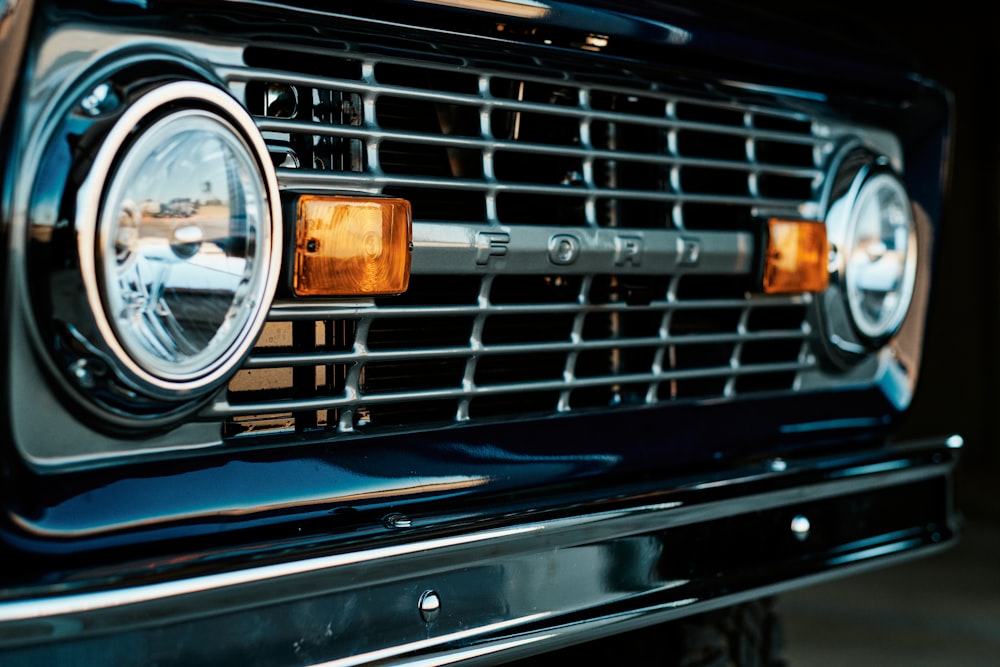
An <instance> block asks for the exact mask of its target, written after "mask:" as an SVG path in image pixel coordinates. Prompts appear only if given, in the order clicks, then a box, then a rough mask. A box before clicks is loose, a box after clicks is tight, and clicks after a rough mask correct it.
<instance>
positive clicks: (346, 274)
mask: <svg viewBox="0 0 1000 667" xmlns="http://www.w3.org/2000/svg"><path fill="white" fill-rule="evenodd" d="M412 227H413V225H412V217H411V212H410V202H408V201H406V200H405V199H389V198H382V197H349V196H330V197H322V196H314V195H303V196H301V197H299V202H298V224H297V225H296V239H295V277H294V279H293V289H294V290H295V294H296V295H298V296H382V295H390V294H400V293H402V292H405V291H406V288H407V286H408V285H409V282H410V249H411V241H412V238H413V236H412V235H413V231H412Z"/></svg>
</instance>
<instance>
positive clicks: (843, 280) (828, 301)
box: [820, 149, 920, 363]
mask: <svg viewBox="0 0 1000 667" xmlns="http://www.w3.org/2000/svg"><path fill="white" fill-rule="evenodd" d="M837 169H838V175H837V177H836V178H835V179H832V182H833V183H834V186H833V189H832V191H831V192H830V193H829V198H828V207H827V215H826V224H827V235H828V238H829V241H830V260H829V273H830V285H829V288H828V289H827V290H826V292H825V293H823V294H822V295H821V297H820V310H821V316H822V321H823V329H824V333H825V339H826V341H827V343H828V349H829V351H830V355H829V356H831V357H832V358H833V359H834V361H837V362H841V363H844V362H846V363H853V362H854V361H857V360H860V359H862V358H864V357H865V356H867V355H869V354H870V353H872V352H874V351H876V350H878V349H879V348H881V347H883V346H884V345H885V344H886V343H887V342H888V341H890V340H891V339H892V338H893V337H894V336H895V335H896V334H897V333H898V332H899V330H900V328H901V327H902V325H903V323H904V321H905V320H906V316H907V314H908V312H909V308H910V305H911V301H912V299H913V296H914V290H915V284H916V276H917V265H918V256H919V253H920V249H919V247H918V242H917V232H916V224H915V222H914V215H913V204H912V202H911V199H910V197H909V194H908V193H907V191H906V187H905V185H904V184H903V181H902V179H901V178H900V176H899V175H898V174H897V173H896V172H895V170H894V169H893V168H892V165H891V164H890V161H889V160H888V159H886V158H884V157H880V156H877V155H874V154H872V153H870V152H868V151H866V150H864V149H855V150H854V151H852V152H850V153H849V154H848V155H847V156H846V157H845V158H844V159H843V160H842V161H841V163H840V164H839V165H838V166H837Z"/></svg>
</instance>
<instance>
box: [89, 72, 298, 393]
mask: <svg viewBox="0 0 1000 667" xmlns="http://www.w3.org/2000/svg"><path fill="white" fill-rule="evenodd" d="M192 124H193V125H196V126H198V128H199V131H201V132H202V133H206V134H209V133H211V132H212V131H213V130H214V132H216V133H217V134H216V137H221V139H220V143H221V144H222V145H224V146H225V147H226V150H228V151H229V152H230V153H231V154H233V155H236V156H237V158H236V159H237V162H239V163H240V164H239V165H238V167H239V169H241V170H242V171H244V172H248V173H246V174H245V175H246V176H248V177H249V179H251V181H254V180H255V182H253V187H255V188H256V191H255V192H254V193H252V196H253V197H255V198H256V199H257V200H258V201H257V203H256V204H255V208H256V211H257V215H256V217H257V219H256V220H251V221H250V222H249V223H248V226H247V229H248V231H250V232H251V238H250V239H249V240H248V247H249V246H252V248H253V251H252V252H253V255H254V257H255V258H256V261H257V265H256V266H255V267H251V268H248V269H247V270H246V282H247V286H244V287H245V288H241V291H240V294H239V298H240V299H241V300H243V301H245V302H246V304H247V306H248V308H249V311H248V312H246V313H244V314H242V315H240V316H238V317H236V318H235V319H236V320H237V321H235V322H232V323H231V324H233V325H234V326H233V327H232V329H233V330H232V331H231V332H229V333H228V334H226V335H225V336H224V337H223V338H224V340H221V341H216V340H215V339H214V338H213V339H211V340H210V341H209V344H208V345H207V348H206V350H203V351H202V352H201V353H199V354H195V355H192V358H188V359H182V360H180V361H179V362H177V363H173V362H172V361H171V360H169V359H167V358H158V357H157V356H156V355H155V354H153V353H151V352H150V351H149V350H144V349H143V347H142V344H141V341H139V340H137V337H136V335H135V334H134V332H130V331H128V330H126V327H125V326H124V325H123V323H122V321H121V320H119V319H118V318H116V316H115V315H113V314H112V313H113V312H114V311H115V309H117V308H120V306H121V303H120V299H119V298H118V297H117V296H116V294H115V287H114V277H113V276H111V275H109V274H110V273H112V272H113V265H114V263H115V261H116V260H115V256H114V255H115V244H116V238H115V237H116V235H117V234H116V231H115V229H116V226H117V225H118V224H120V223H119V220H118V219H119V215H120V209H121V201H122V200H123V197H124V196H125V193H126V191H127V189H128V186H129V185H130V183H129V182H128V179H130V178H134V177H135V175H136V174H137V173H139V171H140V170H141V169H142V168H143V166H142V165H141V164H138V163H141V161H142V160H144V159H147V158H149V156H150V155H151V154H153V153H154V151H155V150H156V149H157V148H158V147H159V146H160V145H162V144H161V143H158V142H161V141H162V140H164V137H167V138H169V136H170V132H171V128H170V126H171V125H176V126H178V128H180V129H190V128H191V126H192ZM223 159H225V158H223ZM280 220H281V210H280V201H279V197H278V185H277V178H276V176H275V174H274V169H273V166H272V165H271V162H270V159H269V157H268V152H267V148H266V146H265V144H264V141H263V138H262V137H261V136H260V133H259V132H258V131H257V128H256V125H255V124H254V122H253V119H252V117H250V115H249V114H248V113H247V112H246V111H245V110H244V109H243V107H242V106H240V105H239V103H238V102H236V101H235V100H234V99H232V98H231V97H230V96H229V95H227V94H226V93H225V92H223V91H222V90H220V89H218V88H215V87H213V86H211V85H209V84H205V83H200V82H194V81H176V82H171V83H166V84H164V85H161V86H158V87H156V88H153V89H152V90H150V91H148V92H146V93H145V94H143V95H142V96H140V97H139V98H137V99H136V100H135V101H134V102H133V103H132V104H131V105H130V106H129V107H128V108H126V109H125V110H124V112H123V113H121V115H120V116H119V117H118V119H117V120H116V122H115V123H114V125H113V126H112V127H111V129H110V130H109V131H108V132H107V134H106V136H105V137H104V139H103V141H102V143H101V145H100V148H99V149H98V150H97V152H96V155H95V156H94V160H93V164H92V166H91V168H90V170H89V174H88V176H87V177H86V178H85V179H84V181H83V182H82V184H81V186H80V188H79V190H78V194H77V201H76V227H77V230H78V235H77V245H78V252H79V261H80V273H81V277H82V281H83V285H84V289H85V293H86V299H87V303H88V304H89V307H90V311H91V312H92V314H93V317H94V324H95V325H96V329H97V331H98V332H99V334H100V338H101V341H100V342H101V343H102V344H103V346H104V347H106V349H107V350H108V351H109V352H110V354H109V355H107V356H106V358H107V359H109V360H111V361H112V363H113V364H114V365H115V367H116V370H117V371H118V375H120V376H122V377H124V378H125V379H126V380H127V381H129V382H131V383H132V384H133V385H134V386H135V388H136V389H137V390H139V391H140V392H142V393H145V394H148V395H151V396H154V397H161V398H164V399H166V400H178V399H184V398H186V397H190V396H192V395H200V394H203V393H205V392H207V391H209V390H211V389H212V388H214V387H216V386H218V385H219V384H220V383H221V382H223V381H224V380H225V379H226V378H227V377H228V376H229V374H230V373H231V372H232V371H233V369H234V368H235V367H236V366H237V365H238V364H239V363H240V362H241V361H242V359H243V357H244V356H245V355H246V353H247V352H248V351H249V349H250V347H251V346H252V345H253V343H254V341H255V339H256V337H257V334H258V333H259V331H260V329H261V327H262V326H263V323H264V320H265V318H266V316H267V310H268V307H269V304H270V301H271V298H272V297H273V294H274V291H275V288H276V286H277V282H278V274H279V268H280V258H281V245H282V244H281V234H280V233H279V231H278V228H279V227H278V226H279V225H280ZM241 284H242V283H241ZM235 298H236V297H235V296H234V299H235ZM228 324H230V323H224V325H226V326H228Z"/></svg>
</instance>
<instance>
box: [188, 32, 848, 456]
mask: <svg viewBox="0 0 1000 667" xmlns="http://www.w3.org/2000/svg"><path fill="white" fill-rule="evenodd" d="M253 48H254V49H257V51H259V52H260V53H267V54H270V55H269V57H268V58H266V59H261V58H255V59H248V61H247V62H253V63H255V64H264V63H265V62H266V64H267V66H266V67H254V66H248V67H247V68H237V67H232V66H231V65H226V66H224V67H220V68H218V69H217V72H218V73H219V74H220V76H222V77H223V78H224V79H225V80H228V81H229V82H230V85H231V88H232V90H233V91H234V94H237V95H239V94H241V93H244V92H245V94H246V95H248V96H249V95H250V94H251V92H252V93H253V95H255V96H257V98H261V96H262V95H264V94H265V93H266V91H267V90H268V89H269V86H272V85H275V86H278V87H280V91H281V93H282V97H281V99H282V100H284V101H285V104H284V106H282V107H281V108H280V113H277V112H275V113H271V111H270V110H269V109H268V108H266V104H263V103H261V102H259V99H257V101H252V100H249V99H248V102H247V104H248V107H249V108H250V110H251V113H253V114H254V115H255V119H256V120H257V123H258V126H259V128H260V129H261V131H262V132H263V133H264V135H265V138H266V140H267V141H268V142H269V144H272V145H274V146H275V149H274V152H273V153H272V155H273V157H274V160H275V164H276V167H277V168H276V171H277V175H278V179H279V184H280V185H281V186H282V187H283V188H285V189H289V190H319V191H331V192H333V191H336V192H352V191H353V192H358V193H376V194H388V195H392V196H399V197H404V198H407V199H409V200H410V201H411V202H412V205H413V214H414V244H415V249H414V261H413V265H412V266H413V276H412V278H411V287H410V290H409V291H408V292H407V293H406V294H404V295H402V296H399V297H393V298H379V299H376V300H374V301H371V300H365V301H358V302H355V303H346V302H343V301H336V300H333V301H326V302H324V301H314V302H305V301H298V300H297V301H278V302H276V303H275V304H273V306H272V309H271V313H270V316H269V322H270V324H269V326H273V327H277V329H275V330H274V331H277V332H278V333H276V334H274V335H271V336H269V337H268V338H267V341H268V342H267V344H264V343H260V344H259V345H258V347H257V348H256V349H255V350H254V351H253V353H252V354H251V356H250V357H249V359H248V360H247V362H246V363H245V365H244V370H243V371H242V372H241V374H240V375H239V376H237V380H234V381H233V382H232V383H231V385H230V387H229V389H228V393H226V394H225V395H223V396H222V397H220V399H219V400H218V401H217V402H216V403H215V404H213V405H211V406H209V408H208V409H207V410H206V411H205V412H204V414H203V417H204V418H205V419H211V420H217V419H223V420H225V426H224V432H225V433H226V434H227V435H230V436H237V435H253V434H258V433H260V434H265V435H266V434H268V433H287V432H289V431H291V430H294V431H297V432H300V433H307V432H312V431H318V432H322V433H327V434H338V433H339V434H341V435H343V436H345V437H348V436H349V435H350V434H351V433H357V432H363V433H377V432H379V431H380V429H386V430H395V429H400V428H404V429H421V428H434V427H436V426H439V425H446V424H455V423H466V422H471V423H476V422H480V421H486V422H488V421H492V420H508V419H520V418H524V417H526V416H528V415H532V416H545V415H556V414H567V413H569V414H572V413H574V412H578V411H595V410H596V411H614V410H618V409H621V408H623V407H628V406H636V405H657V404H665V403H669V402H672V401H678V400H688V399H692V400H698V399H719V398H739V397H740V396H743V395H748V394H753V393H757V392H762V391H767V392H773V391H796V390H798V386H799V385H798V383H797V378H799V377H800V376H801V375H802V374H803V373H806V372H812V371H815V370H816V368H817V366H816V362H815V360H814V359H813V357H812V355H810V354H809V339H810V337H811V330H810V327H809V324H808V323H807V321H806V317H807V313H808V311H809V307H810V304H811V302H812V300H811V298H810V296H809V295H805V294H803V295H787V296H764V295H761V294H759V293H756V292H755V289H754V285H753V281H752V278H751V275H752V273H753V271H754V263H753V261H752V258H753V257H754V248H755V247H756V245H757V244H758V243H760V237H759V234H760V228H761V226H760V221H759V220H758V219H757V215H758V212H759V211H767V212H768V215H771V214H778V215H786V216H789V217H800V218H801V217H805V218H807V219H808V218H810V216H815V215H816V211H818V210H819V206H818V202H819V198H820V192H822V178H823V176H824V174H825V171H824V168H823V167H824V161H825V159H826V157H827V156H828V155H829V154H830V151H832V150H833V146H835V145H836V144H837V143H838V142H839V141H840V140H841V139H842V138H843V136H844V135H843V132H844V130H840V129H836V128H837V127H839V126H831V125H826V124H824V123H823V122H821V120H820V119H817V118H812V117H810V116H808V115H806V114H805V113H803V112H802V111H801V110H799V109H800V108H801V107H800V106H799V105H798V103H797V102H796V103H795V105H796V106H795V108H793V107H792V106H791V105H790V106H789V107H788V108H783V107H782V106H780V104H779V103H778V102H777V101H776V100H775V99H774V98H773V97H769V98H768V100H767V102H766V103H765V102H762V101H761V98H756V99H752V100H751V99H748V100H737V99H723V98H722V96H721V95H720V93H719V92H718V91H709V89H708V88H706V89H705V98H704V99H701V98H698V97H697V96H696V95H694V94H693V93H692V92H691V91H692V90H693V88H692V87H690V86H688V88H687V89H686V90H685V91H684V92H683V93H681V92H677V93H674V92H671V89H670V82H669V81H662V82H657V83H656V84H649V83H646V82H643V81H642V80H641V79H638V78H636V77H635V76H634V75H632V74H630V73H628V72H624V71H622V72H620V75H619V76H618V78H617V79H614V77H613V76H612V74H613V72H614V69H613V67H611V68H609V69H607V70H606V71H605V72H604V74H602V77H601V80H600V82H599V81H597V80H589V81H583V80H580V79H578V78H577V76H576V75H575V74H574V72H573V71H569V70H566V69H562V70H554V69H553V70H551V75H547V74H546V75H539V74H523V73H519V72H513V71H503V69H502V68H498V69H488V68H484V67H481V66H476V65H474V64H471V63H466V65H465V66H462V67H460V68H459V67H458V66H457V65H456V63H454V62H448V63H441V62H434V61H433V59H430V60H426V61H416V60H407V59H405V58H400V57H395V56H388V55H374V54H373V53H372V52H371V51H370V50H368V51H366V49H365V48H364V47H360V46H357V45H349V46H347V47H345V48H344V49H343V50H342V51H334V50H330V51H327V52H323V53H319V54H317V57H320V58H321V59H322V62H323V63H325V65H324V67H328V68H329V71H330V72H334V73H335V74H334V75H332V76H329V77H326V76H322V71H321V70H320V69H318V68H316V67H311V66H308V65H305V66H303V67H301V68H295V71H291V70H285V69H277V68H276V67H294V63H295V62H296V61H297V59H300V58H302V57H303V56H302V54H301V53H299V52H295V51H294V50H284V49H283V48H282V47H280V46H277V45H257V46H255V47H253ZM255 53H256V51H255ZM580 57H581V58H586V57H589V56H587V55H586V54H581V55H580ZM275 63H280V64H278V65H275ZM584 69H586V68H584ZM615 80H617V81H618V82H619V83H615ZM747 95H748V96H749V95H750V93H747ZM293 97H294V99H295V100H298V104H297V105H292V106H289V104H288V102H287V101H288V100H289V99H292V98H293ZM772 105H773V106H772ZM289 155H293V156H294V157H295V158H296V159H295V160H291V161H289V158H288V156H289ZM292 163H294V166H292ZM775 212H777V213H775ZM560 242H561V243H564V244H568V245H567V246H566V248H568V250H567V253H568V254H567V255H566V257H561V256H559V255H557V254H554V253H556V250H555V248H557V247H559V246H558V243H560ZM553 244H555V245H553ZM643 251H645V252H646V254H645V255H644V254H642V253H643ZM574 253H576V254H574ZM577 255H579V256H577ZM281 327H284V328H281ZM282 332H284V333H282ZM272 333H273V332H272Z"/></svg>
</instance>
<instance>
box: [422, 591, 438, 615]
mask: <svg viewBox="0 0 1000 667" xmlns="http://www.w3.org/2000/svg"><path fill="white" fill-rule="evenodd" d="M419 609H420V618H422V619H424V623H431V622H432V621H433V620H434V619H436V618H437V617H438V614H440V613H441V596H440V595H438V594H437V592H436V591H424V592H423V594H422V595H421V596H420V603H419Z"/></svg>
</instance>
